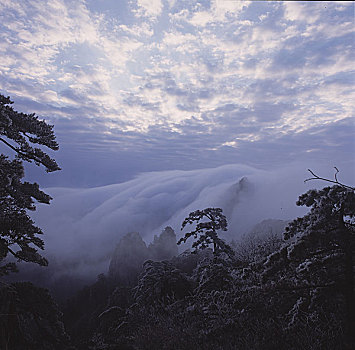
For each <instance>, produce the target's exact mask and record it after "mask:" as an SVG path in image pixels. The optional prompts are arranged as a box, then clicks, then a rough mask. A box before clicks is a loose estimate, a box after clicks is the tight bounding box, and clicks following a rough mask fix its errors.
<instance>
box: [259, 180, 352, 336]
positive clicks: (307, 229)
mask: <svg viewBox="0 0 355 350" xmlns="http://www.w3.org/2000/svg"><path fill="white" fill-rule="evenodd" d="M297 205H300V206H307V207H310V208H311V209H310V211H309V213H308V214H306V215H305V216H304V217H302V218H297V219H296V220H294V221H292V222H291V223H290V224H289V226H288V227H287V228H286V231H285V239H287V240H288V244H287V245H285V246H284V247H283V248H281V249H280V250H279V251H277V252H276V253H274V254H272V255H270V256H269V257H268V260H267V262H266V264H265V266H266V267H267V271H266V276H267V278H271V279H273V280H274V281H275V280H276V283H277V284H278V287H279V288H289V290H290V291H295V290H298V291H304V292H303V296H302V297H300V299H299V300H298V304H300V303H301V302H302V308H303V314H304V312H305V308H306V309H307V310H308V312H309V313H310V314H312V313H313V315H314V312H317V310H320V309H321V308H322V307H324V305H323V304H324V301H325V300H327V299H330V300H332V301H334V300H336V298H339V296H340V297H341V299H342V300H343V302H341V303H340V304H342V305H343V306H342V307H340V308H342V310H343V311H342V313H343V314H345V320H344V322H345V324H346V328H347V333H348V336H349V338H350V339H351V338H353V330H354V329H355V295H354V268H353V265H354V261H353V256H354V253H355V226H354V219H355V193H354V190H353V189H352V188H351V187H349V186H343V185H341V184H337V185H335V186H332V187H325V188H323V189H322V190H310V191H308V192H307V193H305V194H303V195H301V196H300V197H299V200H298V201H297ZM306 291H307V293H306V294H305V292H306ZM329 296H331V297H330V298H329ZM294 310H299V307H294ZM294 319H295V317H293V316H292V320H293V321H294ZM293 321H292V322H293ZM349 341H350V342H351V341H354V339H352V340H349Z"/></svg>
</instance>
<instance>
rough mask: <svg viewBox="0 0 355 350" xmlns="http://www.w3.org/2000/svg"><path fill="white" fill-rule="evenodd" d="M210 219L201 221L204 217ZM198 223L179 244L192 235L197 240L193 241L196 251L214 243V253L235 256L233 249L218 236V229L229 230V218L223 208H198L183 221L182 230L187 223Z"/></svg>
mask: <svg viewBox="0 0 355 350" xmlns="http://www.w3.org/2000/svg"><path fill="white" fill-rule="evenodd" d="M205 218H206V219H208V220H209V221H201V220H203V219H205ZM195 222H196V223H197V225H196V227H195V229H194V230H192V231H190V232H187V233H185V236H184V237H182V238H180V240H179V241H178V243H177V244H181V243H185V242H186V241H187V240H188V239H189V238H190V237H194V238H195V239H196V240H195V241H194V242H193V243H192V247H193V248H195V251H196V250H198V249H205V248H208V247H209V246H210V244H213V253H214V254H215V255H219V254H221V253H222V252H224V253H226V254H227V255H228V256H229V257H232V256H234V251H233V249H232V248H231V247H230V246H229V245H228V244H227V243H226V242H224V241H223V240H222V239H221V238H219V237H218V234H217V231H218V230H222V231H227V219H226V217H225V216H224V215H223V212H222V209H221V208H206V209H204V210H196V211H194V212H191V213H190V214H189V216H188V217H187V218H185V220H184V221H183V223H182V226H181V230H183V229H184V228H185V226H186V225H187V224H190V225H191V224H194V223H195Z"/></svg>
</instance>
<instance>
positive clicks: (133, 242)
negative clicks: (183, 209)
mask: <svg viewBox="0 0 355 350" xmlns="http://www.w3.org/2000/svg"><path fill="white" fill-rule="evenodd" d="M177 254H178V248H177V244H176V235H175V232H174V230H173V229H172V228H171V227H166V228H165V229H164V230H163V231H162V233H161V234H160V235H159V236H154V241H153V242H152V243H151V244H150V245H149V247H147V245H146V244H145V242H144V241H143V239H142V237H141V236H140V234H139V233H137V232H131V233H128V234H126V235H125V236H123V237H122V238H121V240H120V241H119V243H118V245H117V247H116V249H115V252H114V254H113V256H112V259H111V262H110V267H109V276H110V278H112V279H113V280H114V281H115V282H116V283H119V284H121V285H135V284H136V283H137V280H138V275H139V274H140V273H141V271H142V267H143V263H144V262H145V261H146V260H148V259H151V260H155V261H160V260H168V259H171V258H172V257H173V256H176V255H177Z"/></svg>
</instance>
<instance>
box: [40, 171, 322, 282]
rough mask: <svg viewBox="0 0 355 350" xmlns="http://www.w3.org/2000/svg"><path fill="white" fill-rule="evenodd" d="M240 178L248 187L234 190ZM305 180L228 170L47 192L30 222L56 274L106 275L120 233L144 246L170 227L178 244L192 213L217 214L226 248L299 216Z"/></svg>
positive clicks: (300, 174)
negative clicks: (212, 210)
mask: <svg viewBox="0 0 355 350" xmlns="http://www.w3.org/2000/svg"><path fill="white" fill-rule="evenodd" d="M315 170H316V169H315ZM244 176H246V177H247V184H248V185H247V186H246V187H243V186H242V187H240V186H241V185H240V184H239V181H240V180H241V179H242V178H243V177H244ZM305 176H306V174H305V169H302V168H300V167H299V164H294V165H293V166H292V165H290V166H289V167H287V168H283V169H275V170H274V171H267V172H266V171H262V170H257V169H254V168H251V167H247V166H242V165H228V166H223V167H219V168H211V169H201V170H194V171H167V172H152V173H146V174H142V175H140V176H139V177H137V178H136V179H134V180H131V181H128V182H123V183H119V184H114V185H110V186H104V187H96V188H89V189H65V188H51V189H47V192H49V193H50V194H51V196H52V197H53V198H54V200H53V202H52V204H51V205H50V206H44V205H41V206H40V207H39V209H38V211H37V212H36V213H35V221H36V223H37V224H38V225H40V227H42V228H43V229H44V231H45V236H44V239H45V242H46V255H47V256H48V257H49V258H52V259H54V261H55V263H56V268H58V272H57V273H58V274H60V273H70V274H74V275H75V274H79V275H84V276H85V275H91V276H95V273H100V272H105V271H106V268H107V266H108V262H109V259H110V256H111V255H112V253H113V250H114V248H115V245H116V244H117V243H118V241H119V239H120V237H122V236H123V235H125V234H126V233H127V232H131V231H138V232H140V233H141V235H142V236H143V238H144V239H145V240H146V241H147V242H149V241H151V240H152V238H153V235H154V234H157V233H159V232H160V231H161V230H162V229H163V228H164V227H165V226H167V225H170V226H172V227H173V228H174V229H175V231H176V233H177V234H178V235H179V236H180V235H181V233H180V226H181V223H182V221H183V219H184V218H185V217H186V216H187V215H188V214H189V213H190V212H191V211H194V210H197V209H204V208H206V207H222V208H223V209H224V212H225V213H226V215H227V216H228V222H229V231H228V232H227V233H226V234H225V236H224V237H225V238H226V239H228V240H231V239H233V238H237V237H238V236H239V235H240V234H241V233H243V232H244V231H245V230H247V229H249V228H250V227H251V226H252V225H254V224H255V223H257V222H259V221H261V220H263V219H266V218H279V219H291V218H293V217H294V216H295V215H298V214H300V213H303V212H304V210H303V209H301V208H297V207H296V205H295V201H296V199H297V196H298V195H299V194H300V193H301V192H303V191H305V190H306V189H307V188H309V187H310V186H309V185H305V184H303V179H304V178H305ZM314 185H317V184H312V186H313V187H314ZM185 248H186V247H185ZM60 266H62V269H63V270H61V269H60ZM67 269H70V270H69V271H68V270H67Z"/></svg>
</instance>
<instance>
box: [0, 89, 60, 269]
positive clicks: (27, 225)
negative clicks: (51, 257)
mask: <svg viewBox="0 0 355 350" xmlns="http://www.w3.org/2000/svg"><path fill="white" fill-rule="evenodd" d="M12 103H13V102H12V101H11V100H10V98H9V97H5V96H3V95H1V94H0V141H1V143H2V144H4V145H6V147H7V148H9V149H11V150H12V151H13V152H14V153H15V158H14V159H9V158H8V157H7V156H5V155H4V154H0V264H1V265H0V275H3V274H7V273H9V272H11V271H16V266H15V264H14V263H12V262H7V263H5V264H4V259H5V258H6V257H7V256H8V255H9V254H10V255H12V256H13V257H15V258H16V259H17V260H18V261H26V262H34V263H37V264H40V265H47V260H46V259H45V258H43V257H42V256H41V255H40V254H39V253H38V251H37V248H39V249H43V241H42V240H41V239H40V238H39V237H38V235H40V234H42V231H41V229H40V228H38V227H36V226H35V225H34V222H33V221H32V220H31V218H30V217H29V216H28V214H27V211H28V210H35V209H36V207H35V201H37V202H40V203H47V204H49V202H50V200H51V197H50V196H49V195H47V194H46V193H44V192H42V191H41V190H40V189H39V186H38V184H37V183H29V182H26V181H23V180H22V179H23V177H24V168H23V164H22V161H27V162H30V163H31V162H34V163H35V164H36V165H42V166H44V167H45V169H46V171H47V172H52V171H56V170H60V168H59V166H58V164H57V163H56V161H55V160H54V159H52V158H51V157H50V156H49V155H48V154H47V153H45V152H44V151H43V150H42V149H41V148H38V147H35V145H42V146H46V147H48V148H50V149H52V150H58V144H57V142H56V141H55V135H54V132H53V126H52V125H48V124H47V123H46V122H45V121H43V120H39V119H38V117H36V116H35V115H34V114H25V113H19V112H17V111H15V110H14V109H13V108H12V107H11V104H12Z"/></svg>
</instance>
